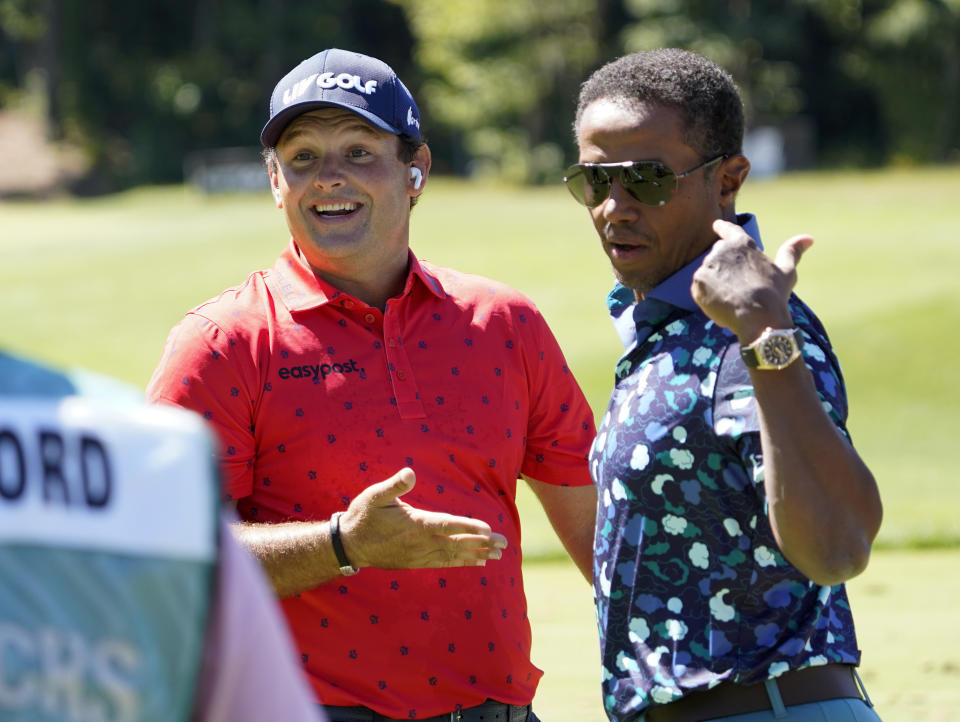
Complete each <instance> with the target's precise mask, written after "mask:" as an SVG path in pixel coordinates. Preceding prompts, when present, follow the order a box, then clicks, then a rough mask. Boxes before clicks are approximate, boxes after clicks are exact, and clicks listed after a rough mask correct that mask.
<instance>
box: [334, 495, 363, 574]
mask: <svg viewBox="0 0 960 722" xmlns="http://www.w3.org/2000/svg"><path fill="white" fill-rule="evenodd" d="M342 513H343V512H342V511H338V512H334V514H333V516H331V517H330V541H331V542H333V553H334V554H336V555H337V564H339V565H340V573H341V574H343V575H344V576H347V577H349V576H352V575H354V574H356V573H357V572H358V571H359V570H358V569H357V568H356V567H355V566H353V565H352V564H351V563H350V562H349V561H347V553H346V552H345V551H344V550H343V542H342V541H341V540H340V515H341V514H342Z"/></svg>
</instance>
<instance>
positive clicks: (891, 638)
mask: <svg viewBox="0 0 960 722" xmlns="http://www.w3.org/2000/svg"><path fill="white" fill-rule="evenodd" d="M958 567H960V550H936V551H915V550H897V551H883V552H880V553H878V554H875V555H874V556H873V559H872V560H871V562H870V566H869V568H868V569H867V571H866V572H864V573H863V574H862V575H861V576H859V577H857V578H856V579H854V580H852V581H851V582H850V583H849V584H848V590H847V591H848V595H849V597H850V604H851V606H852V607H853V612H854V616H855V618H856V625H857V639H858V643H859V645H860V649H861V650H862V652H863V658H862V661H861V667H860V674H861V677H862V678H863V681H864V684H865V685H866V688H867V692H868V693H869V694H870V698H871V699H872V700H873V703H874V705H875V706H876V708H877V712H878V713H879V714H880V717H881V718H882V719H883V720H884V722H953V720H956V719H957V709H958V708H960V685H958V684H957V680H958V679H960V625H958V624H957V612H956V599H957V598H958V596H960V575H958V574H956V571H955V570H956V569H957V568H958ZM524 580H525V585H526V590H527V602H528V606H529V609H530V622H531V625H532V626H533V661H534V663H535V664H537V666H539V667H540V668H541V669H542V670H544V677H543V679H542V680H541V682H540V687H539V689H538V691H537V697H536V699H535V700H534V708H535V709H536V710H537V714H538V716H540V718H541V719H543V720H544V721H545V722H546V721H547V720H549V721H550V722H593V721H594V720H605V719H606V717H605V716H604V714H603V711H602V708H601V698H600V677H599V668H600V665H599V658H600V651H599V644H598V642H597V631H596V625H595V623H594V617H593V609H592V600H591V596H590V589H589V586H588V585H587V583H586V581H584V579H583V577H582V576H580V574H579V573H578V572H577V571H576V570H575V569H574V568H573V567H572V566H571V565H569V564H561V563H551V564H547V563H540V564H528V565H527V566H526V567H525V568H524Z"/></svg>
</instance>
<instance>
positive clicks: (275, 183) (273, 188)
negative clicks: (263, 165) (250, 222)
mask: <svg viewBox="0 0 960 722" xmlns="http://www.w3.org/2000/svg"><path fill="white" fill-rule="evenodd" d="M268 174H269V176H270V192H271V193H272V194H273V202H274V203H275V204H276V206H277V208H283V198H282V197H281V195H280V175H279V173H278V172H277V166H276V164H275V163H274V164H273V165H272V166H271V167H270V169H269V170H268Z"/></svg>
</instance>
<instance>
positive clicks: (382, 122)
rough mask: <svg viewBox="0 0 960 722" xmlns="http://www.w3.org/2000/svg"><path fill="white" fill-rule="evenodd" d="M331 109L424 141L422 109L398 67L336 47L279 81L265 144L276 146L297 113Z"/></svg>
mask: <svg viewBox="0 0 960 722" xmlns="http://www.w3.org/2000/svg"><path fill="white" fill-rule="evenodd" d="M325 107H336V108H345V109H346V110H349V111H352V112H354V113H356V114H357V115H359V116H361V117H362V118H364V119H365V120H368V121H370V122H371V123H372V124H373V125H375V126H377V127H378V128H381V129H382V130H385V131H387V132H389V133H393V134H395V135H402V136H406V137H407V138H410V139H411V140H414V141H420V111H419V110H417V104H416V103H415V102H414V100H413V96H412V95H410V91H409V90H407V86H405V85H404V84H403V83H402V82H400V78H398V77H397V74H396V73H395V72H393V69H392V68H391V67H390V66H389V65H387V64H386V63H384V62H382V61H380V60H377V59H376V58H371V57H369V56H367V55H361V54H360V53H354V52H351V51H349V50H340V49H338V48H330V49H328V50H324V51H322V52H319V53H317V54H316V55H314V56H313V57H310V58H307V59H306V60H304V61H303V62H302V63H300V64H299V65H298V66H297V67H295V68H294V69H293V70H291V71H290V72H289V73H287V74H286V75H285V76H283V78H282V79H281V80H280V82H279V83H277V87H275V88H274V89H273V95H271V96H270V120H268V121H267V124H266V125H265V126H263V130H262V131H260V142H261V143H263V145H264V147H267V148H269V147H271V146H274V145H276V144H277V141H278V140H279V139H280V136H281V134H282V133H283V129H284V128H286V127H287V125H288V124H289V123H290V121H291V120H293V119H294V118H295V117H296V116H298V115H300V114H301V113H306V112H308V111H310V110H315V109H317V108H325Z"/></svg>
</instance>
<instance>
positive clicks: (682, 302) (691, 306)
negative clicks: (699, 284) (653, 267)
mask: <svg viewBox="0 0 960 722" xmlns="http://www.w3.org/2000/svg"><path fill="white" fill-rule="evenodd" d="M737 224H738V225H740V226H741V227H742V228H743V230H744V231H746V232H747V234H748V235H749V236H750V237H751V238H752V239H753V240H754V241H756V243H757V245H758V246H759V247H760V249H761V250H762V249H763V243H762V242H761V240H760V226H759V225H758V223H757V217H756V216H755V215H753V214H752V213H738V214H737ZM709 252H710V250H709V249H707V250H706V251H704V252H703V253H701V254H700V255H699V256H697V257H696V258H695V259H693V260H692V261H690V263H688V264H687V265H686V266H684V267H683V268H681V269H679V270H677V271H675V272H674V273H673V274H672V275H670V276H668V277H667V278H665V279H664V280H663V281H661V282H660V283H659V284H658V285H657V286H656V287H654V289H653V290H652V291H650V293H648V294H647V295H646V296H645V297H644V299H643V301H641V302H639V303H638V302H637V299H636V297H635V296H634V295H633V289H632V288H627V287H626V286H624V285H623V284H620V283H617V285H616V286H614V288H613V290H612V291H611V292H610V294H609V295H608V296H607V308H608V309H609V311H610V316H611V317H612V319H613V325H614V328H615V329H616V330H617V335H618V336H619V337H620V341H621V342H623V346H624V348H626V349H627V350H630V349H631V348H633V346H635V345H636V343H637V323H638V322H639V321H642V320H643V319H644V318H652V317H653V316H656V315H661V314H662V313H663V306H664V305H669V306H676V307H678V308H682V309H684V310H685V311H691V312H692V311H697V310H699V306H697V302H696V301H694V300H693V295H692V294H691V292H690V286H691V285H692V284H693V274H694V273H696V271H697V269H698V268H700V266H701V264H702V263H703V259H704V258H705V257H706V255H707V253H709ZM631 310H632V313H631V312H630V311H631Z"/></svg>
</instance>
